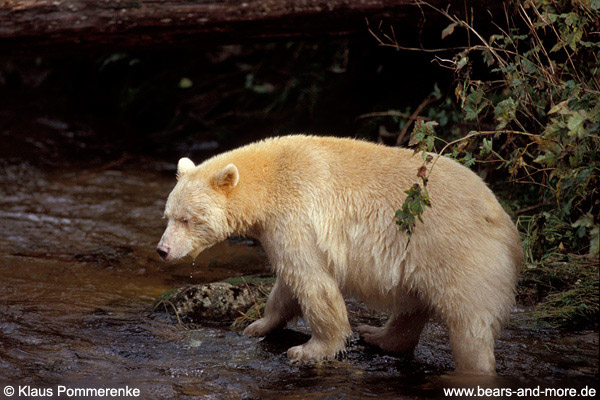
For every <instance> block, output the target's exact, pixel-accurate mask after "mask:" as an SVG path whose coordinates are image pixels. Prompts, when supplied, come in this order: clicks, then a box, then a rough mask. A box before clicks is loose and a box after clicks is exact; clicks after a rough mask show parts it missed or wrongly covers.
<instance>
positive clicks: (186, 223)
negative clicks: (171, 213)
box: [181, 218, 190, 226]
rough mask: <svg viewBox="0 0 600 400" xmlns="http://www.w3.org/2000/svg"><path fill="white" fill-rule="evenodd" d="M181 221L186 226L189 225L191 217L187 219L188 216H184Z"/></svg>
mask: <svg viewBox="0 0 600 400" xmlns="http://www.w3.org/2000/svg"><path fill="white" fill-rule="evenodd" d="M181 223H182V224H184V225H185V226H187V225H188V224H189V223H190V220H189V219H187V218H183V219H182V220H181Z"/></svg>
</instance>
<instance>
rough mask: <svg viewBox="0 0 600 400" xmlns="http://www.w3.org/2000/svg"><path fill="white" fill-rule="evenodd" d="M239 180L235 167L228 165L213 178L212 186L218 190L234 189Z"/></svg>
mask: <svg viewBox="0 0 600 400" xmlns="http://www.w3.org/2000/svg"><path fill="white" fill-rule="evenodd" d="M239 180H240V174H239V172H238V169H237V167H236V166H235V165H233V164H229V165H227V166H226V167H225V168H223V169H222V170H220V171H219V172H217V173H216V174H215V176H214V177H213V184H214V185H215V186H216V187H218V188H223V189H225V188H229V189H231V188H234V187H235V185H237V184H238V181H239Z"/></svg>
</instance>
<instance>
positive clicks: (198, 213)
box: [157, 135, 522, 374]
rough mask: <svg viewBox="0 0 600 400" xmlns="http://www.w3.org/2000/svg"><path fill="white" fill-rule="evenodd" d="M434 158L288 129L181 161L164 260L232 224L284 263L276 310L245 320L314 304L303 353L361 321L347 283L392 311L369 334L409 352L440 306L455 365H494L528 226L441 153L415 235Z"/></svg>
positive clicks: (261, 325) (334, 347) (298, 311)
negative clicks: (413, 221) (404, 220)
mask: <svg viewBox="0 0 600 400" xmlns="http://www.w3.org/2000/svg"><path fill="white" fill-rule="evenodd" d="M421 165H422V157H421V155H420V154H415V153H414V152H413V151H411V150H407V149H402V148H391V147H386V146H383V145H377V144H372V143H368V142H365V141H359V140H353V139H340V138H331V137H316V136H305V135H294V136H285V137H280V138H273V139H268V140H264V141H261V142H258V143H254V144H250V145H248V146H245V147H242V148H239V149H236V150H233V151H230V152H227V153H224V154H221V155H218V156H216V157H213V158H211V159H209V160H207V161H205V162H203V163H202V164H200V165H198V166H196V165H194V163H193V162H192V161H190V160H189V159H187V158H182V159H181V160H180V161H179V164H178V172H177V177H178V182H177V185H176V186H175V188H174V189H173V191H172V192H171V194H170V195H169V198H168V200H167V204H166V208H165V214H164V215H165V218H166V219H167V220H168V226H167V229H166V231H165V233H164V235H163V237H162V239H161V240H160V243H159V244H158V247H157V251H158V253H159V254H160V255H161V256H162V257H163V258H164V259H165V260H174V259H177V258H181V257H184V256H186V255H191V256H192V257H194V256H196V255H197V254H198V253H200V252H201V251H202V250H204V249H206V248H207V247H209V246H212V245H214V244H215V243H217V242H219V241H222V240H224V239H225V238H227V237H228V236H229V235H234V234H235V235H248V236H251V237H254V238H257V239H258V240H260V242H261V243H262V245H263V247H264V249H265V251H266V252H267V255H268V257H269V260H270V262H271V265H272V268H273V270H274V272H275V274H276V276H277V279H276V283H275V286H274V287H273V290H272V292H271V294H270V296H269V299H268V301H267V305H266V309H265V315H264V317H263V318H261V319H260V320H258V321H256V322H254V323H253V324H251V325H250V326H248V327H247V328H246V330H245V331H244V333H246V334H249V335H253V336H264V335H266V334H267V333H269V332H271V331H273V330H275V329H278V328H281V327H284V326H285V325H286V324H287V322H288V321H290V320H292V319H294V318H296V317H299V316H301V317H303V318H304V319H305V320H306V321H307V322H308V324H309V325H310V328H311V332H312V336H311V338H310V340H309V341H308V342H307V343H304V344H302V345H300V346H296V347H292V348H290V349H289V350H288V356H289V357H290V358H292V359H293V360H305V359H327V358H332V357H335V356H336V355H337V354H338V353H340V352H341V351H343V350H344V349H345V346H346V340H347V338H348V337H349V336H350V335H351V334H352V330H351V328H350V324H349V322H348V316H347V312H346V307H345V303H344V296H351V297H354V298H358V299H362V300H363V301H365V303H366V304H367V306H370V307H373V308H377V309H383V310H389V311H390V312H391V317H390V319H389V321H387V323H386V324H385V325H384V326H383V327H372V326H359V327H358V328H357V331H358V333H359V334H360V335H361V336H362V337H363V338H364V340H365V341H367V342H368V343H371V344H373V345H376V346H379V347H381V348H382V349H384V350H387V351H390V352H410V351H412V350H413V349H414V348H415V346H416V345H417V343H418V341H419V336H420V334H421V331H422V329H423V327H424V325H425V324H426V322H427V321H428V319H429V318H430V316H431V315H432V314H437V315H438V316H439V317H440V318H441V319H442V320H443V321H444V322H445V323H446V325H447V327H448V330H449V333H450V344H451V347H452V352H453V356H454V362H455V369H456V371H457V372H458V373H462V374H494V373H495V359H494V340H495V337H496V335H497V334H498V332H499V330H500V327H501V324H502V322H503V321H504V320H505V319H506V317H507V316H508V314H509V309H510V307H511V305H512V304H513V302H514V292H515V285H516V280H517V275H518V269H519V267H520V265H521V261H522V248H521V243H520V240H519V233H518V231H517V229H516V228H515V225H514V224H513V222H512V221H511V219H510V217H509V216H508V215H507V214H506V212H505V211H504V210H503V209H502V207H501V206H500V204H499V203H498V201H497V199H496V197H495V196H494V194H493V193H492V192H491V191H490V190H489V189H488V187H487V186H486V185H485V183H484V182H483V181H482V180H481V179H480V178H479V177H478V176H477V175H476V174H474V173H473V172H472V171H470V170H469V169H467V168H465V167H464V166H462V165H460V164H458V163H457V162H455V161H452V160H450V159H448V158H446V157H440V158H439V159H438V160H437V163H436V164H435V167H434V168H433V170H432V173H431V175H430V177H429V182H428V186H427V188H428V191H429V195H430V197H431V203H432V205H431V207H429V208H427V209H426V210H425V212H424V214H423V222H422V223H418V224H417V226H416V228H415V231H414V234H413V235H412V237H411V239H410V241H409V242H408V243H407V240H408V239H407V236H406V234H405V233H403V232H401V231H400V230H399V229H398V226H397V225H396V224H395V220H394V214H395V211H396V210H397V209H398V208H400V207H401V205H402V203H403V201H404V199H405V198H406V194H405V193H404V192H405V190H407V189H408V188H410V187H411V186H412V185H413V184H414V183H415V182H416V181H417V179H418V178H417V176H416V175H417V171H418V169H419V167H420V166H421Z"/></svg>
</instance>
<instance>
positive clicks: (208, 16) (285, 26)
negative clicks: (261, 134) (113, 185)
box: [0, 0, 502, 49]
mask: <svg viewBox="0 0 600 400" xmlns="http://www.w3.org/2000/svg"><path fill="white" fill-rule="evenodd" d="M431 4H433V5H435V6H437V7H442V8H446V6H447V5H448V4H452V5H453V8H452V9H453V10H456V12H458V13H460V12H461V11H464V10H467V9H470V8H473V9H476V10H487V9H490V8H493V9H498V8H499V7H500V8H501V7H502V3H501V2H495V1H493V0H467V1H466V2H465V1H462V0H461V1H452V2H448V1H441V0H431ZM425 8H427V7H422V6H419V5H418V4H417V2H416V1H415V0H396V1H390V0H312V1H311V0H304V1H302V0H245V1H244V0H242V1H239V0H222V1H215V0H212V1H206V0H181V1H173V0H41V1H36V0H3V1H1V2H0V49H15V48H17V49H18V48H31V47H47V46H57V45H58V46H61V45H67V46H69V45H92V46H104V45H106V46H111V47H114V46H118V47H139V46H150V45H153V46H154V45H159V44H166V45H173V44H175V45H177V44H185V45H188V44H193V43H199V44H201V43H212V42H214V41H219V42H228V41H229V42H231V41H233V42H243V41H245V40H249V39H250V40H253V39H256V38H276V37H299V36H300V37H302V36H319V35H343V34H348V33H353V32H366V22H365V21H366V19H371V20H373V21H379V20H385V21H386V22H389V23H401V24H402V25H403V26H405V27H409V28H412V29H413V30H415V29H416V27H417V26H418V25H419V24H420V22H421V21H422V19H423V18H422V16H423V15H425V13H428V14H433V12H432V11H431V10H425Z"/></svg>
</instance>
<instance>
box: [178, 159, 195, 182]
mask: <svg viewBox="0 0 600 400" xmlns="http://www.w3.org/2000/svg"><path fill="white" fill-rule="evenodd" d="M194 167H196V166H195V165H194V163H193V161H192V160H190V159H189V158H187V157H183V158H182V159H181V160H179V162H178V163H177V179H179V178H181V177H182V176H183V175H185V174H186V173H187V172H189V171H190V170H191V169H193V168H194Z"/></svg>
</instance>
